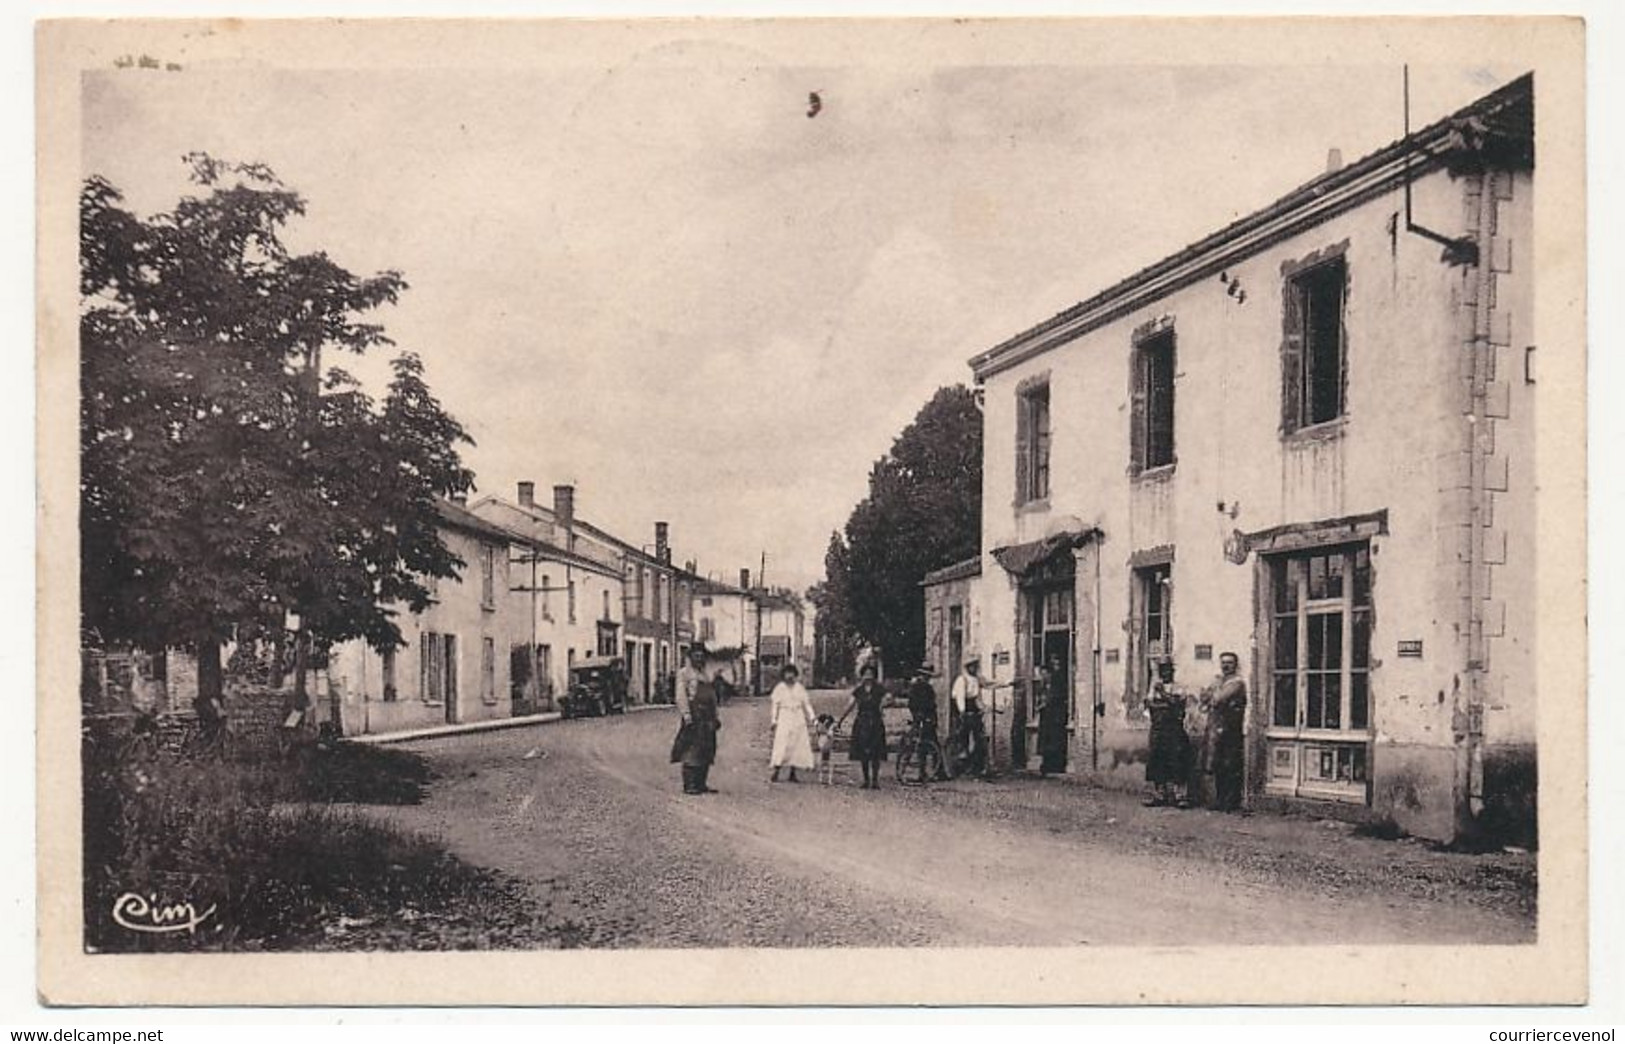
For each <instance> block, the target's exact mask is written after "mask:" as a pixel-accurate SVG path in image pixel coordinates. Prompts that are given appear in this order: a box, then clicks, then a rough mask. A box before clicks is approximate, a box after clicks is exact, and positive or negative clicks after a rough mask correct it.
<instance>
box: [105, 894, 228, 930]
mask: <svg viewBox="0 0 1625 1044" xmlns="http://www.w3.org/2000/svg"><path fill="white" fill-rule="evenodd" d="M214 911H215V907H214V905H213V904H210V906H209V907H208V909H206V910H202V911H199V910H198V909H197V907H196V906H194V905H193V904H192V903H190V902H181V903H160V902H159V901H158V897H157V896H155V895H149V896H141V895H138V894H136V893H135V892H125V893H124V894H123V895H121V896H119V897H118V898H117V899H114V900H113V921H114V922H115V923H116V924H118V925H119V926H120V927H122V928H128V929H129V930H130V931H132V932H145V933H147V934H150V935H168V934H171V933H173V932H190V933H192V934H196V933H197V929H198V925H200V924H202V923H203V922H204V921H207V920H208V919H209V918H210V917H212V916H214Z"/></svg>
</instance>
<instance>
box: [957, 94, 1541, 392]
mask: <svg viewBox="0 0 1625 1044" xmlns="http://www.w3.org/2000/svg"><path fill="white" fill-rule="evenodd" d="M1534 90H1535V88H1534V75H1533V74H1532V73H1526V74H1525V75H1523V76H1522V77H1519V78H1518V79H1516V80H1514V81H1512V82H1511V83H1509V84H1507V85H1506V86H1504V87H1501V88H1500V89H1499V90H1496V91H1494V92H1492V93H1490V94H1487V95H1485V96H1484V97H1482V98H1480V99H1479V100H1477V101H1475V102H1473V103H1472V104H1471V105H1468V106H1466V107H1465V108H1462V109H1460V110H1458V111H1457V112H1455V113H1454V114H1452V115H1450V116H1447V117H1445V118H1444V119H1442V120H1439V121H1438V122H1437V123H1434V124H1431V125H1429V126H1427V127H1424V128H1423V129H1421V130H1419V131H1416V132H1415V133H1413V134H1410V135H1408V136H1406V137H1404V138H1401V139H1399V140H1398V141H1395V142H1393V143H1392V144H1389V145H1387V146H1385V147H1383V148H1382V149H1379V150H1378V151H1376V152H1374V153H1372V154H1371V155H1369V156H1366V157H1364V158H1363V159H1360V160H1357V161H1356V162H1354V163H1351V164H1349V165H1348V166H1345V167H1342V168H1340V169H1338V170H1334V171H1329V172H1327V173H1325V174H1322V175H1321V176H1319V177H1317V178H1315V179H1313V180H1311V181H1308V182H1306V183H1304V184H1303V185H1301V186H1299V187H1298V188H1296V189H1294V190H1293V191H1291V192H1289V193H1287V194H1286V195H1285V196H1282V197H1281V198H1280V199H1278V200H1276V201H1275V202H1274V203H1271V204H1270V205H1269V206H1267V207H1265V208H1263V209H1262V210H1259V211H1256V212H1254V213H1252V214H1249V215H1248V216H1246V217H1244V218H1241V219H1240V220H1238V221H1234V222H1232V223H1230V224H1228V225H1226V226H1224V227H1223V228H1221V229H1219V230H1218V231H1217V232H1214V233H1212V234H1210V235H1208V236H1206V237H1205V238H1203V239H1200V240H1197V241H1196V242H1195V243H1192V244H1190V245H1189V246H1187V247H1185V248H1184V249H1182V250H1180V251H1178V252H1177V253H1174V254H1171V255H1169V256H1168V257H1165V258H1163V259H1162V260H1161V261H1158V262H1157V263H1155V264H1153V265H1150V266H1148V267H1146V268H1142V269H1141V270H1140V271H1138V272H1135V273H1134V274H1133V275H1131V276H1129V277H1128V278H1126V279H1124V280H1122V281H1120V282H1118V283H1115V284H1113V285H1112V286H1109V287H1107V288H1106V289H1104V290H1102V291H1100V292H1099V293H1097V294H1095V295H1094V296H1093V297H1090V298H1088V299H1086V300H1084V301H1081V302H1079V303H1078V304H1075V305H1073V306H1072V307H1071V308H1068V309H1067V310H1066V311H1064V312H1060V313H1059V314H1057V315H1054V316H1052V317H1050V318H1049V319H1046V320H1045V321H1043V322H1042V323H1039V324H1038V325H1037V326H1034V327H1032V328H1030V329H1028V330H1025V331H1023V332H1021V333H1019V334H1017V335H1016V336H1014V337H1012V338H1010V339H1008V340H1006V341H1003V342H1002V343H1000V344H997V345H994V346H993V347H992V348H989V349H987V350H986V351H983V352H980V353H978V354H977V355H975V356H973V357H972V358H971V359H970V367H971V370H972V372H973V373H974V374H975V376H976V379H977V381H979V382H980V381H982V380H984V379H985V378H987V377H990V376H992V375H994V374H996V373H999V372H1000V371H1002V370H1006V369H1009V368H1010V367H1012V366H1015V365H1017V364H1018V363H1021V362H1024V361H1026V360H1027V359H1031V358H1033V357H1034V356H1037V355H1040V354H1042V353H1044V352H1046V351H1049V350H1050V349H1051V348H1056V347H1059V346H1060V345H1062V344H1065V343H1067V342H1069V341H1072V340H1075V339H1076V338H1078V337H1080V336H1082V335H1083V334H1085V333H1087V332H1089V331H1090V330H1093V329H1096V328H1097V327H1100V326H1104V325H1105V324H1106V323H1109V322H1111V321H1113V320H1114V319H1118V318H1121V317H1122V316H1124V315H1126V314H1128V313H1130V312H1133V311H1135V310H1137V309H1139V308H1143V307H1145V306H1146V305H1148V304H1150V303H1152V302H1154V301H1156V300H1158V299H1159V298H1162V297H1165V296H1167V295H1168V294H1171V293H1173V292H1174V291H1175V290H1178V289H1180V288H1182V287H1185V286H1188V285H1189V284H1191V283H1193V282H1195V281H1196V280H1198V279H1204V278H1206V277H1208V276H1210V275H1212V274H1213V273H1215V272H1218V271H1221V270H1222V269H1223V268H1224V267H1225V266H1226V265H1231V264H1234V263H1236V262H1237V261H1240V260H1242V259H1243V258H1246V257H1249V256H1251V255H1253V254H1256V253H1258V252H1259V251H1261V250H1264V249H1266V248H1267V247H1270V246H1272V245H1274V244H1275V243H1278V242H1280V241H1281V240H1283V239H1286V238H1289V237H1290V236H1293V235H1296V234H1297V233H1298V232H1301V231H1303V230H1304V229H1306V228H1308V227H1310V226H1312V225H1315V224H1319V223H1320V222H1323V221H1325V220H1327V219H1328V218H1330V217H1332V216H1334V215H1336V214H1339V213H1342V212H1343V211H1345V210H1348V209H1350V208H1352V207H1355V206H1357V205H1359V204H1361V203H1364V202H1366V201H1367V200H1369V199H1371V198H1373V197H1375V196H1377V195H1380V194H1382V193H1385V192H1388V191H1390V190H1392V189H1393V188H1395V187H1396V186H1398V185H1400V184H1403V183H1404V182H1405V181H1407V180H1415V179H1416V178H1418V177H1421V176H1422V175H1424V174H1427V173H1429V172H1431V171H1434V170H1438V169H1441V168H1444V169H1448V170H1451V171H1460V170H1464V169H1478V168H1482V167H1483V166H1484V165H1494V166H1501V167H1507V168H1528V167H1532V166H1533V165H1534Z"/></svg>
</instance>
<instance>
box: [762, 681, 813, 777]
mask: <svg viewBox="0 0 1625 1044" xmlns="http://www.w3.org/2000/svg"><path fill="white" fill-rule="evenodd" d="M771 705H772V712H773V754H772V756H771V757H770V759H769V764H771V765H772V767H773V774H772V775H771V776H769V777H768V782H769V783H777V782H778V781H779V769H781V768H787V769H789V770H790V782H792V783H794V782H796V769H798V768H803V769H810V768H812V767H813V748H812V731H811V730H812V723H813V718H814V714H813V705H812V698H811V697H809V696H808V695H807V690H806V688H805V687H804V686H803V685H802V684H801V672H800V671H799V670H797V669H796V665H795V664H793V663H787V664H785V665H784V670H782V671H780V672H779V683H778V684H777V685H775V686H774V687H773V696H772V702H771Z"/></svg>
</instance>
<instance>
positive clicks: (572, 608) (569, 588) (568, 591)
mask: <svg viewBox="0 0 1625 1044" xmlns="http://www.w3.org/2000/svg"><path fill="white" fill-rule="evenodd" d="M564 587H565V592H564V597H565V600H566V602H567V603H568V604H567V605H566V606H565V612H566V613H567V614H568V618H569V621H570V622H571V623H575V622H576V582H575V581H574V580H567V581H565V584H564Z"/></svg>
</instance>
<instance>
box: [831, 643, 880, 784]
mask: <svg viewBox="0 0 1625 1044" xmlns="http://www.w3.org/2000/svg"><path fill="white" fill-rule="evenodd" d="M860 674H861V677H862V679H863V680H862V681H860V682H859V683H858V687H857V688H855V689H853V690H852V700H851V702H850V703H848V704H847V705H846V710H844V711H842V712H841V716H840V718H839V719H837V721H836V722H835V727H836V728H837V729H839V728H840V727H841V726H842V725H843V724H844V723H845V722H846V716H847V715H848V714H852V713H854V712H856V717H854V718H853V719H852V746H851V750H850V751H849V753H848V757H850V758H851V759H852V760H853V761H856V762H860V763H861V764H862V765H863V787H862V789H864V790H877V789H879V787H880V766H881V764H882V763H884V762H885V760H886V720H885V718H884V717H883V716H882V714H881V709H882V708H883V707H884V706H885V702H886V690H885V689H883V688H881V687H880V681H879V677H880V672H879V671H877V670H875V665H874V664H872V663H868V664H864V666H863V670H862V671H861V672H860Z"/></svg>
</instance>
